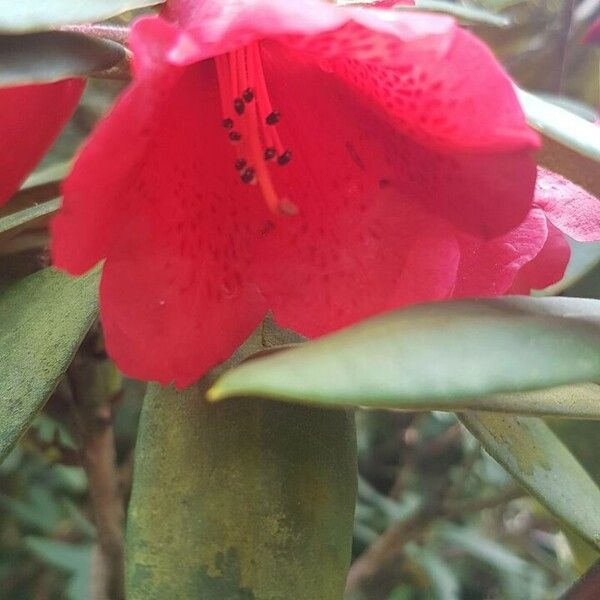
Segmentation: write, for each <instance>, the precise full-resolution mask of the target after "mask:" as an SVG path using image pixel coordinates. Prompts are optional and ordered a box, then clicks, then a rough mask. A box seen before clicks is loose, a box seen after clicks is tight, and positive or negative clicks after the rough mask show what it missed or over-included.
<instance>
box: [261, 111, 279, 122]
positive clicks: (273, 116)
mask: <svg viewBox="0 0 600 600" xmlns="http://www.w3.org/2000/svg"><path fill="white" fill-rule="evenodd" d="M279 119H281V115H280V114H279V113H278V112H277V111H276V110H274V111H273V112H271V113H269V114H268V115H267V116H266V118H265V123H266V124H267V125H277V123H279Z"/></svg>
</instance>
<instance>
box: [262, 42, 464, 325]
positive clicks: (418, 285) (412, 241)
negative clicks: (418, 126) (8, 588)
mask: <svg viewBox="0 0 600 600" xmlns="http://www.w3.org/2000/svg"><path fill="white" fill-rule="evenodd" d="M272 50H273V52H268V54H267V53H265V61H266V62H265V64H266V65H267V66H268V67H269V71H268V79H269V92H270V94H271V96H272V99H273V101H274V103H275V104H274V106H276V107H277V108H279V107H281V108H282V109H283V108H284V107H285V111H284V112H282V118H281V121H280V123H279V125H278V129H279V131H280V134H281V138H282V140H283V141H284V144H286V145H289V147H290V148H291V149H292V152H293V159H292V161H291V162H290V163H289V164H288V165H286V166H285V167H277V166H275V167H274V168H273V169H272V173H273V178H274V181H275V187H276V189H277V190H278V191H279V192H280V194H281V195H282V196H285V197H288V198H289V200H291V201H292V202H293V203H294V204H296V205H297V207H298V209H299V215H297V216H294V217H288V218H279V219H273V226H272V228H271V230H270V231H269V232H266V234H265V236H264V240H263V242H262V243H261V246H260V248H259V254H258V256H257V261H256V263H255V264H254V266H253V267H252V268H253V272H254V273H255V277H256V279H257V280H258V282H259V285H260V288H261V290H262V291H263V293H264V294H265V296H266V298H267V300H268V302H269V306H270V307H271V308H272V309H273V311H274V314H275V317H276V319H277V320H278V322H279V323H280V324H282V325H285V326H288V327H292V328H294V329H296V330H298V331H300V332H301V333H303V334H305V335H309V336H313V335H320V334H322V333H325V332H327V331H331V330H332V329H336V328H339V327H342V326H344V325H347V324H349V323H352V322H355V321H357V320H359V319H362V318H365V317H367V316H370V315H373V314H375V313H378V312H381V311H384V310H388V309H391V308H395V307H398V306H402V305H405V304H409V303H413V302H419V301H423V300H435V299H443V298H447V297H449V295H450V293H451V291H452V288H453V286H454V279H455V273H456V266H457V263H458V246H457V242H456V238H455V230H454V228H453V227H451V226H450V225H449V224H448V223H447V222H445V221H444V220H443V219H440V218H439V217H437V216H436V215H434V214H430V213H428V212H426V211H424V210H423V209H422V207H421V206H420V202H419V200H420V196H414V195H413V194H412V193H411V192H416V191H418V192H420V193H423V188H419V184H418V182H411V181H410V175H411V173H410V171H408V170H407V168H406V166H405V165H404V164H403V163H404V161H405V157H407V156H408V157H410V158H411V161H412V162H411V164H414V163H415V161H416V160H417V159H416V158H415V156H418V160H422V161H423V162H424V164H425V163H427V164H430V163H431V161H432V160H433V159H435V154H434V153H432V152H430V151H426V150H425V149H422V148H421V149H419V148H417V147H416V145H415V144H414V143H411V141H410V140H408V139H401V138H399V137H398V136H397V135H396V133H395V132H394V131H393V130H391V129H390V128H389V127H388V125H387V122H386V120H385V119H384V118H382V115H381V113H379V112H376V111H375V112H374V111H371V110H369V109H368V107H365V106H364V105H363V104H362V103H360V102H356V99H355V98H354V97H353V96H350V95H348V94H347V90H346V89H345V87H344V85H343V84H342V83H340V82H336V81H335V80H331V78H330V77H329V76H328V75H327V74H326V73H323V72H322V71H321V70H319V69H318V68H317V67H315V66H314V65H313V64H305V65H301V64H300V63H298V62H297V61H296V62H290V61H288V60H286V59H287V58H288V57H287V53H286V52H285V50H283V49H282V48H277V49H275V48H272ZM306 107H310V109H307V108H306ZM308 132H309V133H308ZM409 188H410V189H409Z"/></svg>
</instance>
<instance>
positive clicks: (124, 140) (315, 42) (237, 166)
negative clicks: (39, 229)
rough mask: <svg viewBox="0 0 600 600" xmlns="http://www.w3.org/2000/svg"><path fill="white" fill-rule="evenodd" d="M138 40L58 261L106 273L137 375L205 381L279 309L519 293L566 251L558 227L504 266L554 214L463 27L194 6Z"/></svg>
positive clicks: (498, 88) (265, 7) (76, 188)
mask: <svg viewBox="0 0 600 600" xmlns="http://www.w3.org/2000/svg"><path fill="white" fill-rule="evenodd" d="M130 46H131V49H132V50H133V53H134V56H135V60H134V81H133V83H132V85H131V86H130V87H129V88H128V90H127V91H126V92H125V94H124V95H123V96H122V97H121V98H120V100H119V101H118V103H117V105H116V107H115V108H114V110H113V111H112V112H111V114H110V115H109V116H108V118H106V119H105V120H104V121H103V122H102V123H101V124H100V125H99V127H98V128H97V130H96V131H95V133H94V134H93V135H92V137H91V139H90V140H89V141H88V143H87V144H86V146H85V147H84V149H83V151H82V153H81V154H80V156H79V158H78V160H77V163H76V165H75V167H74V170H73V172H72V173H71V175H70V176H69V177H68V179H67V181H66V183H65V185H64V205H63V210H62V211H61V213H60V215H59V216H58V217H57V218H56V219H55V221H54V223H53V238H54V240H53V256H54V261H55V264H56V265H57V266H58V267H60V268H63V269H66V270H67V271H69V272H71V273H73V274H80V273H83V272H85V271H87V270H88V269H90V268H91V267H92V266H94V265H95V264H96V263H97V262H98V261H100V260H102V259H106V262H105V266H104V272H103V277H102V283H101V289H100V294H101V318H102V321H103V325H104V330H105V334H106V342H107V348H108V351H109V352H110V354H111V355H112V356H113V358H114V359H115V360H116V362H117V364H118V365H119V366H120V367H121V368H122V369H123V370H124V371H125V372H126V373H128V374H130V375H133V376H136V377H140V378H143V379H152V380H158V381H160V382H162V383H167V382H171V381H175V383H176V384H177V385H178V386H185V385H187V384H190V383H192V382H193V381H194V380H195V379H197V378H198V377H199V376H200V375H202V374H203V373H204V372H206V371H207V370H208V369H209V368H210V367H211V366H213V365H215V364H216V363H218V362H220V361H222V360H223V359H225V358H226V357H228V356H229V355H230V354H231V353H232V351H233V350H234V349H235V348H236V347H237V346H238V345H239V344H240V343H241V342H242V341H243V339H244V338H245V337H246V336H247V335H248V334H249V333H250V332H251V331H252V329H253V328H254V327H255V326H256V325H257V324H258V323H259V321H260V320H261V318H262V317H263V316H264V314H265V312H266V311H267V310H269V309H270V310H272V311H273V313H274V316H275V318H276V319H277V321H278V322H279V324H280V325H282V326H286V327H290V328H293V329H295V330H297V331H299V332H300V333H302V334H304V335H307V336H317V335H321V334H323V333H326V332H329V331H331V330H333V329H336V328H339V327H342V326H344V325H347V324H349V323H352V322H355V321H357V320H359V319H362V318H365V317H367V316H370V315H372V314H374V313H377V312H380V311H383V310H387V309H391V308H396V307H399V306H403V305H406V304H409V303H411V302H417V301H422V300H435V299H444V298H448V297H451V296H452V295H453V294H454V293H455V288H457V282H458V283H460V286H459V287H461V293H462V292H464V291H465V290H467V289H468V290H469V292H478V291H480V292H481V293H502V292H504V291H506V290H507V289H508V288H509V287H510V285H511V284H512V282H513V280H514V278H515V276H516V273H517V271H518V269H519V268H520V267H521V266H522V265H523V264H524V263H525V262H527V261H528V260H531V259H532V258H533V257H534V256H535V255H536V254H537V253H538V252H539V251H540V250H541V248H542V247H543V245H544V243H545V240H546V234H547V228H546V226H545V217H544V216H543V213H542V214H541V216H540V217H539V219H538V220H539V221H540V223H541V220H542V219H543V225H540V227H541V228H542V229H543V231H542V233H541V234H539V235H538V236H537V238H536V239H535V240H534V241H533V242H528V241H527V240H525V239H522V240H520V246H519V245H518V244H517V245H516V246H511V247H510V248H508V247H505V246H510V244H509V243H505V244H504V246H502V252H503V254H502V252H500V250H498V251H497V253H496V255H492V254H490V253H491V252H492V250H491V249H490V248H492V247H497V246H494V244H497V242H496V241H494V240H493V238H496V237H497V236H501V235H504V234H506V232H508V231H510V230H511V229H513V228H515V227H517V226H519V224H520V223H522V222H523V220H524V219H525V217H527V221H531V220H532V219H534V220H535V215H534V216H533V217H532V216H531V212H530V211H531V207H532V199H533V191H534V185H535V176H536V170H535V164H534V162H533V160H532V158H531V151H532V149H534V148H535V147H536V146H537V143H538V141H537V137H536V135H535V134H534V133H533V132H532V131H530V130H529V129H528V127H527V125H526V123H525V120H524V117H523V114H522V111H521V109H520V107H519V104H518V102H517V100H516V98H515V94H514V92H513V88H512V85H511V83H510V81H509V79H508V78H507V76H506V75H505V73H504V71H503V70H502V69H501V67H500V66H499V65H498V64H497V63H496V61H495V59H494V58H493V56H492V55H491V53H490V52H489V51H488V50H487V49H486V48H485V46H483V45H482V44H481V43H480V42H479V41H478V40H477V39H476V38H474V37H473V36H471V35H470V34H469V33H467V32H465V31H463V30H462V29H460V28H459V27H458V26H457V25H456V23H455V22H454V20H452V19H451V18H449V17H446V16H441V15H432V14H419V13H408V12H397V11H391V10H379V9H370V8H369V9H366V8H350V7H343V8H342V7H336V6H334V5H332V4H329V3H326V2H318V1H316V0H296V1H294V2H284V1H282V0H244V1H240V0H237V1H227V0H219V1H212V0H207V1H202V0H174V1H171V2H169V3H168V6H167V9H166V11H165V12H164V13H163V16H162V17H147V18H143V19H141V20H139V21H137V22H136V24H135V25H134V27H133V31H132V34H131V37H130ZM536 214H537V213H536ZM527 215H529V216H527ZM527 221H526V223H527ZM486 240H487V241H486ZM489 240H492V241H489ZM486 251H487V252H488V254H487V255H486V254H485V253H486ZM478 257H479V258H478Z"/></svg>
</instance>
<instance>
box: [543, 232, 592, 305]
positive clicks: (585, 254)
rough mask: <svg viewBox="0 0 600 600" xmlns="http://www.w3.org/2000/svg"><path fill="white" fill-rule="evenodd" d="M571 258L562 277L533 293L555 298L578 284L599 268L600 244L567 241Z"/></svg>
mask: <svg viewBox="0 0 600 600" xmlns="http://www.w3.org/2000/svg"><path fill="white" fill-rule="evenodd" d="M569 245H570V246H571V258H570V260H569V266H568V267H567V271H566V273H565V274H564V277H563V278H562V279H561V280H560V281H558V282H556V283H554V284H552V285H551V286H549V287H547V288H545V289H543V290H541V291H539V292H535V293H536V295H544V296H557V295H558V294H560V293H561V292H564V291H565V290H568V288H570V287H571V286H573V285H575V284H576V283H579V282H580V281H581V280H582V279H583V278H585V276H586V275H588V274H589V273H591V272H592V271H593V270H594V269H596V268H597V267H598V266H600V244H599V243H593V244H589V243H582V242H575V241H573V240H569ZM573 295H575V296H579V294H573Z"/></svg>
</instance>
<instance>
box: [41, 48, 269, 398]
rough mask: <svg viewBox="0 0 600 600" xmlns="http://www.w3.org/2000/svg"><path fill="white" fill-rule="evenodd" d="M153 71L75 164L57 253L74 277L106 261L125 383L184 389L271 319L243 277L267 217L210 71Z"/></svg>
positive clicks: (59, 222) (110, 338)
mask: <svg viewBox="0 0 600 600" xmlns="http://www.w3.org/2000/svg"><path fill="white" fill-rule="evenodd" d="M147 58H148V57H144V60H146V59H147ZM153 72H154V74H153V75H148V76H146V75H144V76H140V77H139V78H138V80H137V81H136V83H135V84H134V85H133V86H132V87H130V88H129V90H128V91H127V92H126V93H125V95H124V96H123V97H122V98H121V100H120V101H119V103H118V106H117V107H116V108H115V109H114V110H113V112H112V114H111V115H110V116H109V117H108V118H107V119H106V120H105V121H104V123H103V124H102V125H101V126H100V129H99V130H98V131H96V133H95V134H94V136H92V141H91V142H90V143H89V144H87V146H86V147H85V148H84V150H83V152H82V154H81V155H80V157H79V159H78V162H77V165H76V167H75V169H74V171H73V173H72V175H71V176H70V177H69V180H68V181H67V184H66V185H65V188H64V193H65V209H64V211H63V212H61V214H60V215H59V217H57V219H56V220H55V222H54V242H53V254H54V258H55V262H56V264H57V266H59V267H61V268H64V269H67V270H69V271H70V272H76V273H77V272H81V271H82V270H84V269H85V268H87V267H89V266H91V265H92V264H94V263H95V262H96V261H97V260H99V259H101V258H104V257H106V263H105V266H104V273H103V277H102V283H101V290H100V301H101V319H102V323H103V326H104V331H105V336H106V343H107V349H108V351H109V353H110V355H111V356H112V357H113V358H114V359H115V361H116V362H117V364H118V366H119V367H120V368H121V369H122V370H123V371H124V372H125V373H127V374H128V375H131V376H134V377H139V378H142V379H147V380H158V381H159V382H161V383H163V384H167V383H170V382H175V384H176V385H177V386H179V387H183V386H186V385H189V384H190V383H192V382H193V381H195V380H197V379H198V378H199V377H200V376H201V375H203V374H204V373H205V372H206V371H207V370H208V369H209V368H210V367H212V366H214V365H216V364H218V363H219V362H221V361H223V360H224V359H226V358H227V357H228V356H229V355H230V354H231V353H232V352H233V351H234V350H235V348H237V347H238V346H239V344H240V343H241V342H242V341H243V340H244V339H245V337H246V336H248V335H249V334H250V333H251V331H252V330H253V329H254V327H255V326H256V325H257V324H258V322H259V321H260V319H261V318H262V316H263V315H264V314H265V312H266V305H265V303H264V299H263V298H262V296H261V295H260V293H259V291H258V290H257V288H256V287H255V286H253V285H252V284H251V283H250V282H249V281H248V280H247V278H246V272H247V263H248V261H249V260H251V257H252V255H253V244H254V243H255V241H256V240H258V239H259V237H260V231H261V230H262V229H264V227H265V224H266V222H267V219H268V214H267V211H266V208H265V207H264V203H263V202H262V199H261V198H260V196H259V194H258V192H257V191H256V189H254V188H252V189H249V188H250V187H251V186H245V185H244V184H242V183H241V182H240V181H239V178H238V177H237V176H236V174H235V169H234V168H233V162H234V155H233V154H232V149H231V146H230V144H229V143H228V141H227V139H226V136H224V135H223V130H222V127H221V116H220V114H219V101H218V92H217V89H216V85H215V76H214V68H213V65H211V64H210V63H203V64H199V65H194V66H191V67H186V68H177V67H173V66H168V69H167V71H163V72H162V74H159V70H156V71H153ZM151 77H152V79H151ZM115 152H118V158H117V159H116V160H115ZM228 156H231V159H230V160H228V159H227V157H228ZM109 165H110V166H109Z"/></svg>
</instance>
